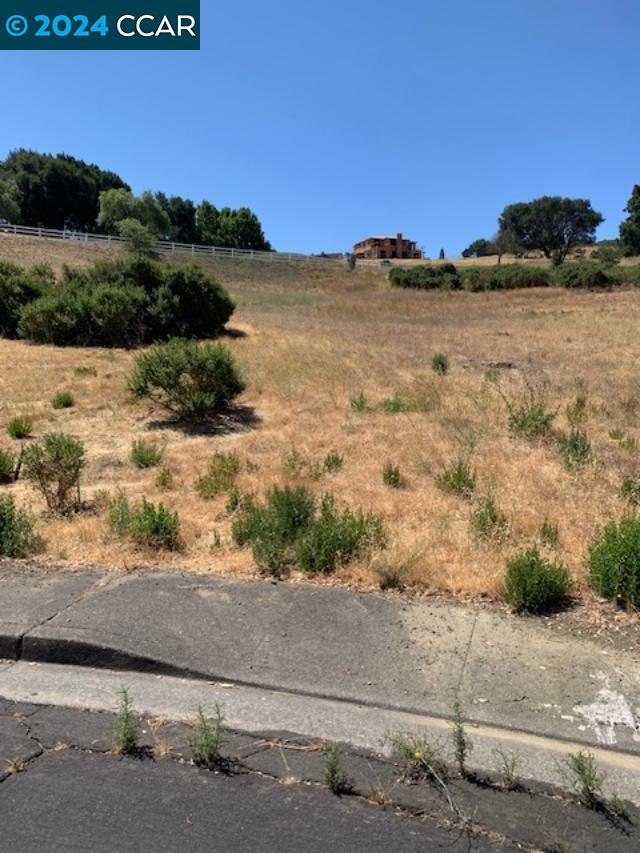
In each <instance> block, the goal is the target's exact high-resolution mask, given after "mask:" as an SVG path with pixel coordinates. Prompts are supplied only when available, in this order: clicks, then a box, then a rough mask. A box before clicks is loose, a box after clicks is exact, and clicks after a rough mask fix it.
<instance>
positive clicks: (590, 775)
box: [565, 751, 605, 809]
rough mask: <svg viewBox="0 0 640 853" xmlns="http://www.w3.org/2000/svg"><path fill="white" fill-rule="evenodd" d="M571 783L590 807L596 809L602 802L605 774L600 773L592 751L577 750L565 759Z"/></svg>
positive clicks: (583, 803) (586, 805)
mask: <svg viewBox="0 0 640 853" xmlns="http://www.w3.org/2000/svg"><path fill="white" fill-rule="evenodd" d="M565 766H566V768H567V775H568V777H569V784H570V785H571V787H572V788H573V790H574V791H575V792H576V794H577V795H578V797H579V799H580V802H581V803H582V805H583V806H585V807H586V808H588V809H595V808H597V807H598V806H599V805H601V803H602V786H603V784H604V781H605V777H604V774H602V773H600V771H599V770H598V766H597V764H596V760H595V758H594V757H593V755H592V754H591V753H590V752H582V751H581V752H576V753H573V754H571V755H569V756H567V758H566V761H565Z"/></svg>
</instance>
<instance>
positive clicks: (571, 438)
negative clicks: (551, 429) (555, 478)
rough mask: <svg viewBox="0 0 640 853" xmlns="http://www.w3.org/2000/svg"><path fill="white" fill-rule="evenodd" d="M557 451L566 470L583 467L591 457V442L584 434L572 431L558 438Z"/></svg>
mask: <svg viewBox="0 0 640 853" xmlns="http://www.w3.org/2000/svg"><path fill="white" fill-rule="evenodd" d="M558 449H559V451H560V455H561V456H562V459H563V461H564V464H565V467H566V468H569V469H571V468H576V467H577V466H579V465H584V464H585V462H587V461H588V460H589V458H590V456H591V442H590V441H589V439H588V437H587V434H586V432H583V431H582V430H579V429H572V430H571V432H570V433H568V434H564V433H561V434H560V435H559V436H558Z"/></svg>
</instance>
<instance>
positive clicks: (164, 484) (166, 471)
mask: <svg viewBox="0 0 640 853" xmlns="http://www.w3.org/2000/svg"><path fill="white" fill-rule="evenodd" d="M156 486H157V488H159V489H162V490H164V491H168V490H169V489H172V488H173V474H172V472H171V469H170V468H167V467H164V468H162V469H161V470H160V471H159V472H158V476H157V477H156Z"/></svg>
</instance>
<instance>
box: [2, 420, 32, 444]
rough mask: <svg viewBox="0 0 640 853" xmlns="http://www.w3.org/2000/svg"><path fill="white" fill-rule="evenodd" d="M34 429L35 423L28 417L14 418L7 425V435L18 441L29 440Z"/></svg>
mask: <svg viewBox="0 0 640 853" xmlns="http://www.w3.org/2000/svg"><path fill="white" fill-rule="evenodd" d="M32 429H33V421H32V420H31V418H27V417H18V418H12V419H11V420H10V421H9V423H8V424H7V433H8V434H9V436H10V437H11V438H13V439H15V440H16V441H20V440H22V439H24V438H29V436H30V435H31V431H32Z"/></svg>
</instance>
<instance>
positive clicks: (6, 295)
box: [0, 261, 46, 338]
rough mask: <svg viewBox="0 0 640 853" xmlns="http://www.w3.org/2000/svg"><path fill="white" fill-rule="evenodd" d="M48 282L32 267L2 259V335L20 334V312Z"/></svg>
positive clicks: (0, 300)
mask: <svg viewBox="0 0 640 853" xmlns="http://www.w3.org/2000/svg"><path fill="white" fill-rule="evenodd" d="M45 287H46V282H45V281H43V279H42V277H41V276H40V275H39V274H38V272H37V270H34V268H32V270H31V272H29V271H27V270H26V269H23V268H22V267H19V266H18V265H17V264H13V263H11V262H10V261H0V337H3V338H15V337H17V335H18V324H19V322H20V313H21V311H22V310H23V308H24V307H25V306H26V305H28V304H29V303H30V302H33V301H34V300H35V299H37V298H38V297H39V296H41V294H42V293H43V291H44V289H45Z"/></svg>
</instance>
